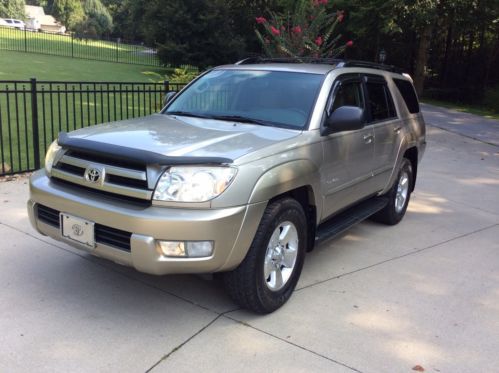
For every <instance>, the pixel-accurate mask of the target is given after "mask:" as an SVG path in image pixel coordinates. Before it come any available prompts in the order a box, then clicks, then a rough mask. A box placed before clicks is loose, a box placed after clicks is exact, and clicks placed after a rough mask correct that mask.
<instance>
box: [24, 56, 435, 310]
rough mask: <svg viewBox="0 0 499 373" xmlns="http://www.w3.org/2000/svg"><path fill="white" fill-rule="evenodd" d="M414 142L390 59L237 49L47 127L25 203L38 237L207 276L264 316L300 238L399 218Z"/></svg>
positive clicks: (418, 145)
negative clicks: (68, 122)
mask: <svg viewBox="0 0 499 373" xmlns="http://www.w3.org/2000/svg"><path fill="white" fill-rule="evenodd" d="M425 144H426V142H425V125H424V121H423V117H422V115H421V113H420V110H419V103H418V99H417V97H416V94H415V91H414V88H413V85H412V81H411V78H410V77H409V76H408V75H406V74H402V73H400V72H399V71H397V70H396V69H394V68H391V67H387V66H383V65H375V64H369V63H365V62H355V61H338V60H311V61H309V62H308V63H303V62H302V61H300V62H297V61H293V60H268V59H267V60H266V59H256V60H244V61H241V62H239V63H237V64H235V65H229V66H222V67H217V68H215V69H212V70H210V71H208V72H206V73H204V74H203V75H201V76H200V77H198V78H197V79H196V80H194V81H193V82H191V83H190V84H189V85H188V86H187V87H186V88H184V89H183V90H182V91H181V92H179V93H178V94H170V95H168V101H167V104H166V106H165V108H164V109H163V110H162V111H161V113H159V114H155V115H151V116H149V117H144V118H139V119H133V120H126V121H122V122H117V123H110V124H104V125H98V126H94V127H90V128H84V129H80V130H77V131H74V132H71V133H69V134H66V133H60V134H59V138H58V140H57V141H54V143H52V145H51V146H50V148H49V150H48V153H47V156H46V160H45V168H44V169H42V170H39V171H37V172H35V173H34V174H33V176H32V177H31V183H30V187H31V195H30V200H29V202H28V211H29V215H30V219H31V223H32V224H33V226H34V227H35V228H36V229H37V230H38V232H40V233H41V234H44V235H48V236H50V237H52V238H55V239H57V240H60V241H63V242H65V243H67V244H70V245H72V246H74V247H77V248H79V249H82V250H86V251H88V252H89V253H91V254H93V255H97V256H100V257H103V258H107V259H110V260H113V261H115V262H117V263H120V264H123V265H127V266H132V267H134V268H136V269H137V270H138V271H141V272H146V273H150V274H156V275H164V274H171V273H215V272H222V273H223V279H224V283H225V285H226V288H227V291H228V293H229V294H230V296H231V297H232V298H233V299H234V301H235V302H236V303H238V304H239V305H241V306H243V307H245V308H248V309H251V310H253V311H255V312H257V313H268V312H272V311H274V310H276V309H277V308H279V307H280V306H282V305H283V304H284V303H285V302H286V301H287V300H288V299H289V297H290V296H291V293H292V292H293V290H294V288H295V286H296V283H297V282H298V278H299V276H300V272H301V270H302V266H303V262H304V259H305V254H306V252H307V251H310V250H312V249H313V247H314V244H316V243H317V242H322V241H325V240H328V239H331V238H332V237H334V236H336V235H337V234H339V233H341V232H343V231H344V230H346V229H348V228H349V227H350V226H352V225H353V224H356V223H358V222H360V221H362V220H364V219H366V218H368V217H371V218H372V219H374V220H376V221H379V222H382V223H385V224H396V223H398V222H399V221H400V220H401V219H402V217H403V216H404V214H405V212H406V209H407V204H408V202H409V198H410V194H411V192H412V191H413V190H414V185H415V181H416V174H417V169H418V162H419V160H420V159H421V157H422V155H423V152H424V149H425Z"/></svg>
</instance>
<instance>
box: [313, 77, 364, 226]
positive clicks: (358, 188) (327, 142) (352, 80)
mask: <svg viewBox="0 0 499 373" xmlns="http://www.w3.org/2000/svg"><path fill="white" fill-rule="evenodd" d="M362 86H363V83H362V78H361V75H360V74H346V75H342V76H340V77H339V78H338V80H337V81H336V82H335V84H334V86H333V89H332V92H331V96H330V98H329V100H328V104H327V107H326V112H327V113H332V112H333V111H334V110H336V109H337V108H338V107H340V106H345V105H348V106H357V107H360V108H362V109H365V108H366V104H365V103H366V99H365V97H364V90H363V88H362ZM323 149H324V163H323V167H322V169H321V185H322V190H323V194H324V196H323V198H324V208H323V216H322V218H323V219H325V218H327V217H328V216H330V215H332V214H334V213H335V212H337V211H339V210H341V209H343V208H345V207H347V206H349V205H351V204H352V203H354V202H357V201H359V200H361V199H362V198H364V197H366V196H368V195H369V194H372V193H373V190H372V184H371V183H372V166H373V163H372V161H373V156H374V132H373V127H372V126H370V125H367V126H365V127H364V128H362V129H360V130H356V131H343V132H336V133H333V134H330V135H327V136H324V137H323Z"/></svg>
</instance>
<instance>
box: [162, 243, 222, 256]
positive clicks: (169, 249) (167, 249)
mask: <svg viewBox="0 0 499 373" xmlns="http://www.w3.org/2000/svg"><path fill="white" fill-rule="evenodd" d="M158 249H159V252H160V254H161V255H163V256H168V257H181V258H203V257H207V256H211V255H212V254H213V241H186V242H184V241H158Z"/></svg>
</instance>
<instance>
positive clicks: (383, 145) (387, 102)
mask: <svg viewBox="0 0 499 373" xmlns="http://www.w3.org/2000/svg"><path fill="white" fill-rule="evenodd" d="M364 83H365V89H366V97H367V102H368V105H367V113H368V122H369V124H370V125H371V127H372V129H373V131H374V157H373V164H372V166H373V177H374V179H373V184H374V186H375V188H376V189H379V190H381V189H383V188H384V187H385V186H386V184H387V182H388V180H389V178H390V175H391V171H392V170H393V167H394V166H395V158H396V155H397V151H398V149H399V146H400V141H401V136H400V133H401V129H402V120H401V119H400V118H399V117H398V115H397V112H396V110H395V105H394V103H393V97H392V95H391V93H390V90H389V88H388V84H387V81H386V80H385V78H384V77H383V76H381V75H371V74H369V75H364Z"/></svg>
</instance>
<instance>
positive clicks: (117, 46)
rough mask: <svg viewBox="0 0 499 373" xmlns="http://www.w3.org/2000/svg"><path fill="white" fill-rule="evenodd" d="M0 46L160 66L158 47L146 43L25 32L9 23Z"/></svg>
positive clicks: (0, 30)
mask: <svg viewBox="0 0 499 373" xmlns="http://www.w3.org/2000/svg"><path fill="white" fill-rule="evenodd" d="M0 49H4V50H12V51H21V52H31V53H42V54H50V55H56V56H66V57H75V58H87V59H94V60H100V61H109V62H121V63H123V62H125V63H133V64H144V65H149V66H160V62H159V60H158V58H157V56H156V54H155V53H154V51H153V50H151V49H150V48H148V47H145V46H141V45H131V44H123V43H116V42H114V41H104V40H92V39H78V38H73V37H71V36H69V35H59V34H49V33H42V32H25V31H23V30H17V29H13V28H8V27H0Z"/></svg>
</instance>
